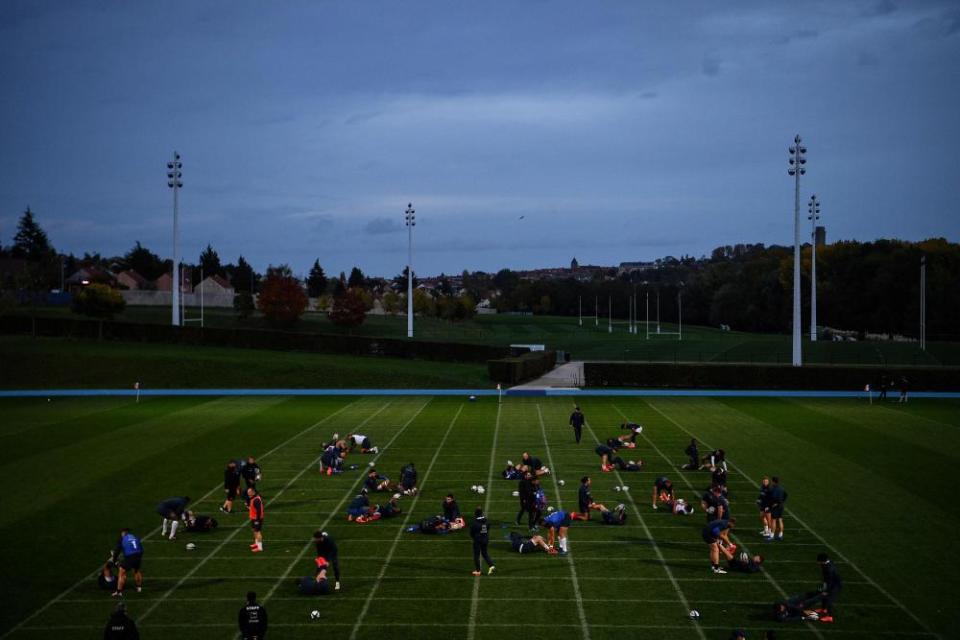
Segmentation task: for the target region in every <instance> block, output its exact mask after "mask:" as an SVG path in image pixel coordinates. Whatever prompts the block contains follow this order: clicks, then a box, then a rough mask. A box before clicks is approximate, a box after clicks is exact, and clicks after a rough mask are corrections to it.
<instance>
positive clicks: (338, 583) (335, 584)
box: [333, 580, 340, 591]
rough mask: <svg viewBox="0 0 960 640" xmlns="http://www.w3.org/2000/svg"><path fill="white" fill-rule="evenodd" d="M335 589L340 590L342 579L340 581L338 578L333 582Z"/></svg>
mask: <svg viewBox="0 0 960 640" xmlns="http://www.w3.org/2000/svg"><path fill="white" fill-rule="evenodd" d="M333 590H334V591H340V581H339V580H337V581H336V582H335V583H334V584H333Z"/></svg>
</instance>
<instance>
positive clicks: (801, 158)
mask: <svg viewBox="0 0 960 640" xmlns="http://www.w3.org/2000/svg"><path fill="white" fill-rule="evenodd" d="M800 142H801V138H800V134H799V133H798V134H797V135H796V136H795V137H794V139H793V146H791V147H790V158H789V166H788V168H787V173H788V174H789V175H790V176H792V177H793V178H794V179H795V182H794V185H795V186H794V193H793V366H795V367H799V366H800V365H801V364H803V356H802V353H801V351H802V349H803V347H802V342H801V338H800V176H802V175H804V174H805V173H806V172H807V170H806V168H805V167H804V165H805V164H807V159H806V157H805V156H806V153H807V148H806V147H804V146H803V145H801V144H800Z"/></svg>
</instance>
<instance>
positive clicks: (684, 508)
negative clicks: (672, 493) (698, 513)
mask: <svg viewBox="0 0 960 640" xmlns="http://www.w3.org/2000/svg"><path fill="white" fill-rule="evenodd" d="M692 513H693V505H692V504H687V501H686V500H684V499H683V498H677V499H676V500H674V501H673V515H675V516H689V515H691V514H692Z"/></svg>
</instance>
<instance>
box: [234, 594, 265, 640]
mask: <svg viewBox="0 0 960 640" xmlns="http://www.w3.org/2000/svg"><path fill="white" fill-rule="evenodd" d="M237 624H238V625H239V626H240V635H241V636H242V637H243V640H263V639H264V638H266V637H267V610H266V609H264V607H263V605H262V604H260V603H259V602H257V594H256V593H254V592H253V591H248V592H247V604H245V605H243V606H242V607H240V613H239V614H238V615H237Z"/></svg>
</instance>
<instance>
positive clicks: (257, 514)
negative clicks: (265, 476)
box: [247, 487, 264, 553]
mask: <svg viewBox="0 0 960 640" xmlns="http://www.w3.org/2000/svg"><path fill="white" fill-rule="evenodd" d="M247 500H248V501H249V505H248V507H247V509H248V511H249V514H250V528H251V529H253V544H252V545H250V550H251V551H253V552H254V553H260V552H261V551H263V516H264V511H263V497H262V496H261V495H260V494H259V493H257V490H256V488H254V487H248V488H247Z"/></svg>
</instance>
